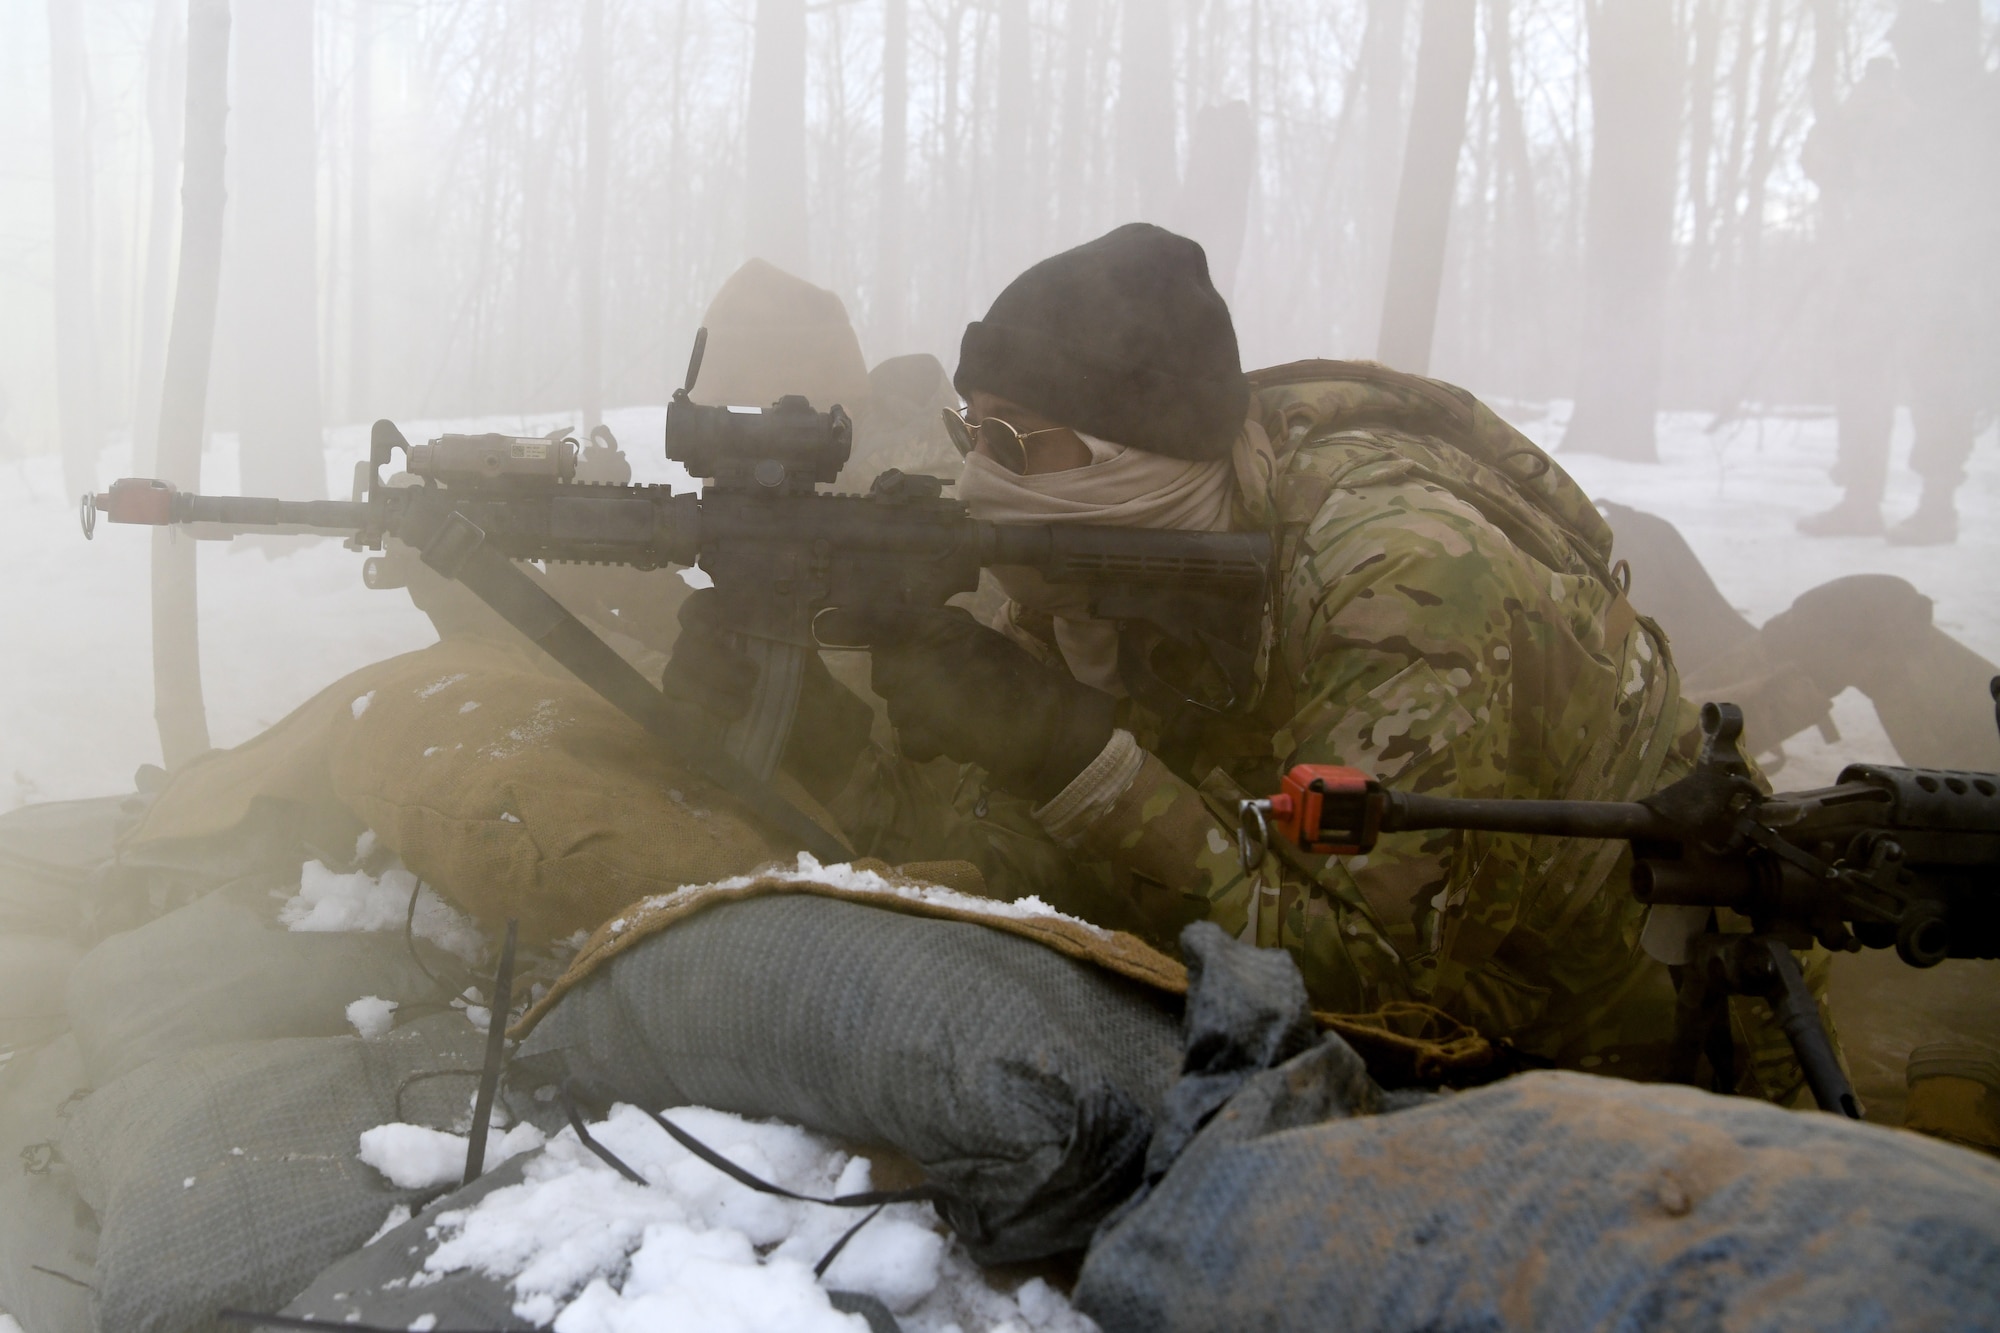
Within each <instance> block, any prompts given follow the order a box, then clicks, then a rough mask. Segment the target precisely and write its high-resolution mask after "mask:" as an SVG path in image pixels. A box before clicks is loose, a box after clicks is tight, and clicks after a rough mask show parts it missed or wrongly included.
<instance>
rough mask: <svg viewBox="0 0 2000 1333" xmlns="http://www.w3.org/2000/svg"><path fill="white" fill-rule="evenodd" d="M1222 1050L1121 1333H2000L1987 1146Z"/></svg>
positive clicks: (1133, 1284)
mask: <svg viewBox="0 0 2000 1333" xmlns="http://www.w3.org/2000/svg"><path fill="white" fill-rule="evenodd" d="M1219 947H1223V948H1227V949H1238V948H1242V947H1244V946H1240V945H1236V944H1235V943H1234V942H1233V941H1230V942H1226V943H1225V945H1223V946H1219ZM1224 975H1226V970H1225V973H1224ZM1200 1003H1201V996H1200V993H1199V987H1197V989H1196V991H1195V992H1194V993H1193V997H1192V998H1191V999H1190V1001H1189V1005H1190V1013H1191V1014H1192V1013H1194V1012H1195V1010H1196V1008H1197V1007H1198V1006H1199V1005H1200ZM1238 1012H1244V1011H1243V1010H1242V1008H1241V1006H1238ZM1239 1030H1240V1031H1242V1032H1248V1033H1252V1034H1259V1033H1261V1034H1265V1035H1267V1036H1268V1035H1269V1034H1272V1033H1278V1034H1282V1033H1283V1032H1284V1031H1285V1030H1286V1027H1285V1025H1284V1024H1282V1023H1279V1024H1275V1025H1274V1024H1269V1023H1251V1024H1248V1025H1244V1026H1242V1027H1241V1028H1239ZM1220 1032H1221V1029H1220V1028H1219V1027H1216V1028H1211V1029H1210V1030H1207V1031H1203V1032H1197V1031H1194V1030H1191V1031H1190V1034H1189V1036H1190V1040H1189V1046H1188V1061H1189V1066H1190V1075H1189V1077H1188V1078H1185V1079H1183V1080H1182V1081H1181V1083H1179V1084H1177V1085H1176V1087H1175V1088H1174V1090H1173V1091H1172V1092H1170V1093H1169V1095H1168V1120H1169V1128H1171V1127H1172V1124H1173V1123H1174V1121H1175V1119H1176V1117H1175V1111H1176V1110H1177V1109H1178V1110H1181V1111H1186V1110H1190V1109H1198V1108H1199V1107H1200V1106H1202V1105H1203V1104H1206V1103H1212V1102H1213V1101H1214V1098H1213V1096H1212V1091H1213V1084H1214V1081H1215V1079H1216V1076H1217V1074H1218V1073H1224V1074H1229V1073H1234V1074H1236V1075H1237V1076H1238V1077H1236V1078H1234V1079H1233V1082H1234V1087H1233V1089H1231V1090H1229V1095H1228V1096H1227V1098H1226V1100H1224V1101H1222V1102H1221V1104H1220V1106H1219V1109H1211V1110H1210V1111H1209V1112H1208V1114H1207V1116H1206V1118H1205V1119H1204V1120H1203V1121H1202V1123H1201V1126H1200V1128H1199V1130H1198V1132H1196V1133H1194V1134H1193V1135H1192V1136H1191V1137H1189V1138H1188V1139H1187V1140H1186V1142H1185V1147H1184V1148H1183V1149H1179V1150H1176V1149H1175V1146H1174V1145H1173V1144H1172V1143H1170V1142H1169V1137H1170V1136H1169V1135H1167V1134H1166V1133H1163V1134H1162V1136H1161V1139H1160V1140H1159V1141H1158V1142H1156V1148H1158V1149H1160V1150H1161V1151H1159V1152H1157V1153H1156V1155H1155V1158H1154V1159H1153V1160H1151V1161H1149V1163H1148V1168H1147V1171H1148V1187H1147V1189H1146V1192H1145V1193H1144V1194H1143V1196H1142V1197H1141V1198H1140V1199H1139V1200H1138V1201H1137V1202H1136V1203H1135V1204H1134V1205H1133V1206H1131V1207H1130V1208H1129V1209H1128V1210H1127V1211H1125V1212H1124V1213H1123V1214H1121V1215H1120V1216H1119V1217H1117V1218H1115V1219H1114V1220H1113V1221H1112V1222H1110V1223H1109V1224H1108V1225H1107V1226H1106V1227H1105V1228H1104V1230H1103V1232H1102V1233H1100V1235H1099V1236H1098V1238H1097V1239H1096V1240H1095V1241H1094V1243H1093V1244H1092V1246H1091V1249H1090V1253H1089V1255H1088V1257H1087V1258H1086V1260H1085V1262H1084V1265H1083V1269H1082V1272H1081V1275H1080V1278H1079V1281H1078V1284H1077V1287H1076V1291H1075V1295H1074V1299H1075V1302H1076V1305H1077V1308H1078V1309H1080V1310H1082V1311H1084V1312H1085V1313H1086V1314H1088V1315H1090V1316H1091V1318H1093V1319H1095V1320H1096V1321H1097V1322H1098V1324H1099V1325H1100V1326H1101V1327H1102V1328H1103V1329H1104V1330H1105V1333H1137V1331H1138V1330H1147V1333H1155V1331H1164V1333H1173V1330H1183V1329H1185V1330H1194V1329H1203V1330H1207V1329H1217V1328H1259V1329H1267V1330H1276V1331H1280V1333H1282V1331H1283V1330H1291V1329H1297V1330H1308V1329H1311V1330H1318V1329H1323V1328H1327V1327H1329V1326H1339V1327H1342V1328H1350V1329H1356V1330H1368V1331H1374V1333H1404V1331H1405V1330H1407V1331H1408V1333H1416V1330H1429V1329H1439V1328H1479V1329H1515V1328H1518V1329H1524V1330H1525V1329H1535V1330H1542V1329H1547V1330H1568V1329H1601V1328H1607V1327H1615V1328H1620V1329H1630V1330H1634V1331H1635V1333H1637V1331H1639V1330H1652V1329H1658V1330H1681V1329H1689V1328H1729V1329H1732V1330H1735V1329H1742V1330H1762V1329H1793V1328H1796V1329H1833V1330H1848V1329H1852V1330H1861V1329H1871V1330H1872V1329H1878V1328H1884V1327H1895V1328H1899V1329H1905V1328H1953V1329H1971V1328H1996V1327H2000V1166H1996V1165H1995V1164H1993V1163H1990V1162H1988V1161H1986V1160H1985V1159H1983V1158H1981V1157H1978V1156H1976V1155H1974V1154H1971V1153H1967V1152H1964V1151H1962V1150H1959V1149H1956V1148H1951V1147H1948V1146H1946V1145H1942V1144H1936V1143H1931V1142H1929V1141H1926V1140H1923V1139H1920V1138H1918V1137H1917V1136H1915V1135H1908V1134H1901V1133H1898V1132H1896V1131H1893V1130H1886V1129H1880V1128H1876V1127H1874V1126H1870V1125H1862V1124H1856V1123H1854V1122H1851V1121H1847V1120H1842V1119H1838V1118H1835V1117H1833V1116H1827V1115H1820V1114H1817V1113H1794V1112H1787V1111H1783V1110H1779V1109H1778V1108H1776V1107H1773V1106H1770V1105H1767V1104H1764V1103H1761V1102H1756V1101H1751V1100H1748V1099H1743V1098H1726V1097H1717V1096H1713V1095H1711V1094H1708V1093H1703V1092H1697V1091H1694V1090H1693V1089H1689V1088H1682V1087H1672V1086H1664V1085H1647V1084H1638V1083H1627V1082H1622V1081H1618V1080H1612V1079H1603V1078H1596V1077H1593V1076H1590V1075H1584V1074H1572V1073H1554V1072H1549V1073H1533V1074H1524V1075H1521V1076H1518V1077H1516V1078H1513V1079H1509V1080H1507V1081H1505V1082H1503V1083H1499V1084H1495V1085H1493V1086H1491V1087H1487V1088H1482V1089H1478V1090H1476V1091H1472V1092H1465V1093H1458V1094H1446V1095H1423V1096H1419V1097H1416V1098H1408V1097H1407V1095H1395V1094H1392V1095H1389V1096H1387V1097H1383V1096H1381V1095H1380V1094H1378V1093H1377V1092H1376V1091H1375V1090H1373V1089H1372V1088H1370V1087H1369V1085H1368V1084H1367V1081H1366V1079H1365V1076H1364V1075H1362V1074H1361V1072H1360V1071H1361V1065H1360V1062H1359V1060H1358V1058H1357V1057H1355V1056H1354V1054H1353V1052H1352V1051H1350V1050H1348V1049H1347V1048H1346V1047H1345V1044H1344V1043H1342V1042H1340V1040H1339V1039H1338V1038H1337V1037H1332V1036H1326V1037H1323V1038H1320V1039H1319V1040H1318V1041H1316V1042H1313V1043H1311V1044H1308V1045H1306V1046H1305V1048H1304V1049H1303V1050H1302V1051H1300V1052H1299V1053H1297V1054H1293V1055H1290V1056H1289V1057H1288V1058H1284V1059H1283V1061H1282V1063H1278V1064H1276V1066H1275V1067H1273V1068H1267V1069H1261V1070H1259V1069H1258V1068H1257V1066H1258V1065H1259V1063H1260V1062H1261V1061H1262V1060H1263V1059H1265V1058H1272V1059H1276V1058H1278V1057H1281V1056H1283V1055H1284V1051H1285V1049H1288V1048H1289V1047H1290V1046H1295V1045H1296V1044H1297V1041H1296V1039H1294V1040H1292V1041H1291V1042H1285V1041H1279V1042H1275V1043H1274V1042H1271V1041H1268V1040H1266V1041H1262V1042H1253V1043H1251V1044H1250V1045H1248V1046H1243V1045H1234V1046H1232V1044H1231V1043H1230V1042H1229V1041H1228V1040H1227V1039H1221V1040H1219V1039H1218V1034H1219V1033H1220ZM1371 1112H1372V1113H1371ZM1181 1123H1192V1122H1191V1121H1190V1120H1188V1119H1186V1118H1182V1119H1181ZM1162 1158H1170V1160H1161V1159H1162Z"/></svg>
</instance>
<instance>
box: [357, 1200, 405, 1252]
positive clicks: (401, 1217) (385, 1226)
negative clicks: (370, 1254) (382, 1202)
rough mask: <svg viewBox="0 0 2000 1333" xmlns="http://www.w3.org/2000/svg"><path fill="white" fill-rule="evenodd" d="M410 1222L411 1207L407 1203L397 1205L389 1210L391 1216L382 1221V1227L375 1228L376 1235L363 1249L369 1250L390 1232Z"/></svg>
mask: <svg viewBox="0 0 2000 1333" xmlns="http://www.w3.org/2000/svg"><path fill="white" fill-rule="evenodd" d="M409 1220H410V1205H408V1204H407V1203H399V1204H397V1205H396V1206H395V1207H394V1208H391V1209H390V1210H389V1215H388V1216H387V1217H385V1218H383V1219H382V1225H381V1226H379V1227H376V1228H375V1234H374V1235H372V1236H370V1237H369V1238H368V1239H367V1241H366V1242H365V1243H363V1245H362V1248H363V1249H367V1248H368V1246H370V1245H373V1244H374V1243H375V1242H376V1241H378V1240H380V1239H382V1237H384V1236H386V1235H388V1234H389V1233H390V1232H392V1231H394V1230H395V1229H396V1228H397V1227H399V1226H401V1225H403V1223H405V1222H407V1221H409Z"/></svg>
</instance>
